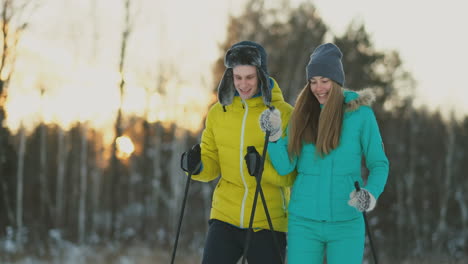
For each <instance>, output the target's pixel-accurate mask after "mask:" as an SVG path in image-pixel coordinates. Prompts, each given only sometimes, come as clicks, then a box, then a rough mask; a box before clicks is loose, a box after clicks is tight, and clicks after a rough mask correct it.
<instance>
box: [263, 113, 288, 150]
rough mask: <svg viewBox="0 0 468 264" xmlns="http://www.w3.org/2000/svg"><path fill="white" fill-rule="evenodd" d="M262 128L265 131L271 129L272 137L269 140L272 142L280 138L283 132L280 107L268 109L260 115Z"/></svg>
mask: <svg viewBox="0 0 468 264" xmlns="http://www.w3.org/2000/svg"><path fill="white" fill-rule="evenodd" d="M260 128H261V129H262V130H263V132H266V131H267V130H268V131H270V137H269V138H268V140H269V141H270V142H274V141H277V140H278V139H280V137H281V134H282V133H283V131H282V129H281V113H280V111H279V110H278V109H276V108H275V109H273V110H270V109H266V110H265V111H263V113H262V114H261V115H260Z"/></svg>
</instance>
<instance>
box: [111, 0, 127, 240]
mask: <svg viewBox="0 0 468 264" xmlns="http://www.w3.org/2000/svg"><path fill="white" fill-rule="evenodd" d="M124 4H125V21H124V29H123V31H122V40H121V46H120V60H119V73H120V77H121V78H120V84H119V91H120V105H119V109H118V112H117V118H116V121H115V127H114V132H115V137H114V141H113V142H112V160H111V162H112V172H113V173H112V176H111V177H112V195H111V197H112V198H111V199H112V201H111V203H112V206H111V222H112V226H111V234H112V237H114V238H117V234H118V230H117V225H116V224H117V212H118V205H119V204H120V203H121V202H122V199H121V198H120V197H121V194H119V190H120V187H121V185H122V183H121V180H122V179H123V177H122V175H121V174H122V169H121V166H122V164H121V163H120V161H119V159H118V157H117V142H116V139H117V138H119V137H121V136H122V134H123V117H122V115H123V111H122V106H123V102H124V96H125V74H124V70H125V62H126V52H127V43H128V40H129V37H130V33H131V30H132V23H131V21H130V0H124Z"/></svg>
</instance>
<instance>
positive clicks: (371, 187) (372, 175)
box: [361, 106, 389, 199]
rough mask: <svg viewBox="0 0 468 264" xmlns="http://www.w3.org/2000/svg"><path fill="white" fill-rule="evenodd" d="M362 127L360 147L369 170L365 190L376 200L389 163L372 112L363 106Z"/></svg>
mask: <svg viewBox="0 0 468 264" xmlns="http://www.w3.org/2000/svg"><path fill="white" fill-rule="evenodd" d="M361 108H362V114H363V115H364V116H363V118H364V121H363V127H362V131H361V146H362V149H363V154H364V156H365V159H366V166H367V168H368V169H369V177H368V179H367V184H366V186H365V188H366V189H367V190H368V191H369V192H370V193H372V195H374V197H375V199H378V197H379V196H380V194H381V193H382V192H383V190H384V187H385V184H386V182H387V178H388V171H389V161H388V159H387V156H386V155H385V151H384V145H383V142H382V138H381V136H380V132H379V127H378V124H377V120H376V118H375V115H374V112H373V111H372V109H371V108H370V107H367V106H364V107H361Z"/></svg>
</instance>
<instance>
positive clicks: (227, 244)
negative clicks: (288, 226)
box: [202, 219, 286, 264]
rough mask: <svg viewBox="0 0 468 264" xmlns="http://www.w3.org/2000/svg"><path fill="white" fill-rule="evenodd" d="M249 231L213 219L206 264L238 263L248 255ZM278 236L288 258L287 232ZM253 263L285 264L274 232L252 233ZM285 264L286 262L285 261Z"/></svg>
mask: <svg viewBox="0 0 468 264" xmlns="http://www.w3.org/2000/svg"><path fill="white" fill-rule="evenodd" d="M247 232H248V229H241V228H238V227H236V226H233V225H230V224H228V223H225V222H222V221H219V220H216V219H211V220H210V221H209V228H208V235H207V237H206V241H205V249H204V252H203V262H202V263H203V264H220V263H222V264H236V263H237V262H238V261H239V259H240V258H242V254H243V252H244V244H245V238H246V236H247ZM275 235H276V238H277V241H278V243H279V246H280V248H281V255H282V256H283V257H284V255H285V251H286V233H283V232H277V231H275ZM247 262H248V263H249V264H263V263H265V264H276V263H278V264H279V263H281V259H280V252H278V248H277V246H276V245H275V242H274V240H273V234H272V232H271V231H270V230H260V231H257V232H252V233H251V236H250V243H249V250H248V252H247ZM283 263H284V259H283Z"/></svg>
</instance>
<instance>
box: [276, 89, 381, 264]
mask: <svg viewBox="0 0 468 264" xmlns="http://www.w3.org/2000/svg"><path fill="white" fill-rule="evenodd" d="M343 92H344V96H345V114H344V117H343V126H342V132H341V138H340V143H339V146H338V147H337V148H336V149H334V150H333V151H332V152H330V153H329V154H328V155H325V156H324V157H320V156H318V155H316V153H315V146H314V144H304V145H303V147H302V150H301V154H300V155H299V157H294V158H293V159H292V160H290V159H289V156H288V151H287V147H288V146H287V143H288V138H287V135H286V137H284V138H281V139H280V140H278V141H277V142H271V143H270V144H269V145H268V153H269V155H270V159H271V161H272V164H273V166H274V167H275V169H276V170H277V171H278V173H279V174H281V175H286V174H288V173H290V172H291V171H293V170H294V169H296V170H297V173H298V175H297V178H296V180H295V182H294V185H293V189H292V194H291V200H290V203H289V208H288V212H289V221H288V252H287V254H288V256H287V258H288V264H297V263H310V264H312V263H323V254H324V251H325V248H326V251H327V263H328V264H338V263H362V257H363V252H364V242H365V227H364V221H363V216H362V213H361V212H359V211H358V210H357V209H355V208H354V207H351V206H350V205H348V200H349V194H350V193H351V192H352V191H353V190H354V182H355V181H358V182H359V184H360V186H362V187H363V188H365V189H366V190H368V191H369V192H370V193H371V194H372V195H373V196H374V197H375V199H378V197H379V196H380V194H381V193H382V192H383V190H384V187H385V184H386V182H387V177H388V171H389V162H388V159H387V157H386V155H385V152H384V148H383V143H382V138H381V136H380V132H379V127H378V124H377V121H376V118H375V115H374V112H373V111H372V109H371V108H370V106H369V105H370V104H371V103H372V101H373V100H374V98H375V97H374V95H373V93H372V92H371V91H370V90H368V89H367V90H363V91H361V92H352V91H348V90H343ZM362 156H364V157H365V161H366V166H367V168H368V170H369V176H368V179H367V183H366V185H364V184H363V179H362V177H361V159H362Z"/></svg>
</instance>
